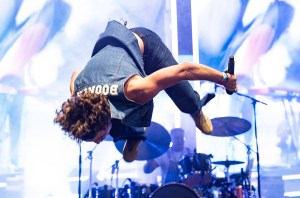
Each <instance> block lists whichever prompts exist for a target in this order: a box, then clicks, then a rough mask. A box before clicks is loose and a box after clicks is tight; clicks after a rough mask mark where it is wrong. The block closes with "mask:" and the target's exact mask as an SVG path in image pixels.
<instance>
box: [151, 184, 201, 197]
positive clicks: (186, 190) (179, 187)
mask: <svg viewBox="0 0 300 198" xmlns="http://www.w3.org/2000/svg"><path fill="white" fill-rule="evenodd" d="M149 197H150V198H183V197H188V198H199V196H198V194H197V192H196V191H195V190H193V189H192V188H190V187H189V186H187V185H185V184H181V183H168V184H165V185H163V186H161V187H160V188H158V189H156V190H155V191H154V192H153V193H152V194H151V195H150V196H149Z"/></svg>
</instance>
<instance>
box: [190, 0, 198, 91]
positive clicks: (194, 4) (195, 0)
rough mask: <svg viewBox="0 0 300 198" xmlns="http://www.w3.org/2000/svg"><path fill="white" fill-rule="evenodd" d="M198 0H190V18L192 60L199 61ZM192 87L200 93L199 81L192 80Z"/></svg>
mask: <svg viewBox="0 0 300 198" xmlns="http://www.w3.org/2000/svg"><path fill="white" fill-rule="evenodd" d="M198 1H200V0H191V15H192V16H191V18H192V19H191V20H192V38H193V40H192V44H193V62H195V63H199V62H200V58H199V46H198V45H199V43H198V24H197V20H198V12H197V8H199V6H198ZM193 84H194V89H195V90H196V91H197V92H198V93H200V83H199V81H194V83H193Z"/></svg>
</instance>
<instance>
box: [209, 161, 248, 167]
mask: <svg viewBox="0 0 300 198" xmlns="http://www.w3.org/2000/svg"><path fill="white" fill-rule="evenodd" d="M243 163H244V162H241V161H235V160H225V161H216V162H212V164H218V165H223V166H226V167H229V166H231V165H238V164H243Z"/></svg>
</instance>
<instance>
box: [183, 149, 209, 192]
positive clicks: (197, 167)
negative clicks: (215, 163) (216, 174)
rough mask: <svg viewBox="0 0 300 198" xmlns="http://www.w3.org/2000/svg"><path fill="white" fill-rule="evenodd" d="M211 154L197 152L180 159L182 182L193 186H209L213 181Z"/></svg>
mask: <svg viewBox="0 0 300 198" xmlns="http://www.w3.org/2000/svg"><path fill="white" fill-rule="evenodd" d="M211 158H213V156H212V155H211V154H209V155H207V154H204V153H196V151H194V154H193V155H192V156H189V155H186V156H183V157H182V159H181V160H180V161H179V165H178V166H179V170H180V177H181V180H180V182H182V183H184V184H186V185H188V186H190V187H192V188H198V187H201V188H203V187H209V186H210V185H211V184H212V182H213V177H212V174H211V172H212V168H211V160H210V159H211Z"/></svg>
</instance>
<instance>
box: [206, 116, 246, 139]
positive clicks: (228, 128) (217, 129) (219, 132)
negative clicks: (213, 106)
mask: <svg viewBox="0 0 300 198" xmlns="http://www.w3.org/2000/svg"><path fill="white" fill-rule="evenodd" d="M211 122H212V125H213V132H212V133H211V134H210V135H212V136H219V137H227V136H235V135H239V134H242V133H245V132H247V131H248V130H249V129H250V128H251V123H250V122H249V121H247V120H245V119H243V118H238V117H219V118H213V119H211Z"/></svg>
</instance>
